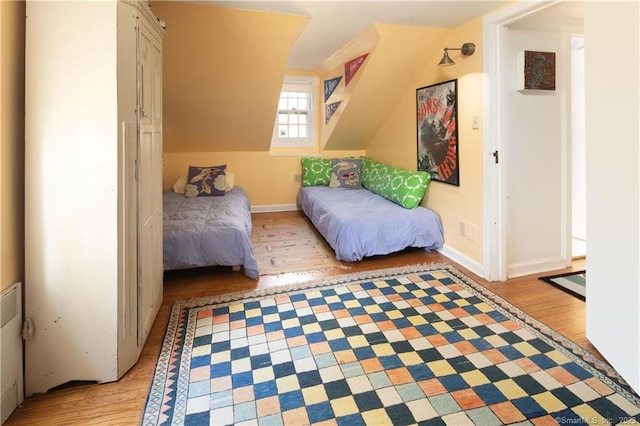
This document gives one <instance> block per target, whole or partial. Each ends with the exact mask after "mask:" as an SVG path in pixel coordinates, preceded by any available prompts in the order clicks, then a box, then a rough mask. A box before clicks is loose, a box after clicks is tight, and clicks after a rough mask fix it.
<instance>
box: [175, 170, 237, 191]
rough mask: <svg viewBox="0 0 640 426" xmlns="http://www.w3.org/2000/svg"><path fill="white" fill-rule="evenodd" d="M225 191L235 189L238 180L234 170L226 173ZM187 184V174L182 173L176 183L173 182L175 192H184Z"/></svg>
mask: <svg viewBox="0 0 640 426" xmlns="http://www.w3.org/2000/svg"><path fill="white" fill-rule="evenodd" d="M225 175H226V176H225V188H224V189H225V191H226V192H229V191H231V190H232V189H233V185H234V184H235V182H236V174H235V173H232V172H226V173H225ZM186 186H187V175H180V177H179V178H178V180H177V181H176V183H174V184H173V192H177V193H178V194H184V190H185V188H186Z"/></svg>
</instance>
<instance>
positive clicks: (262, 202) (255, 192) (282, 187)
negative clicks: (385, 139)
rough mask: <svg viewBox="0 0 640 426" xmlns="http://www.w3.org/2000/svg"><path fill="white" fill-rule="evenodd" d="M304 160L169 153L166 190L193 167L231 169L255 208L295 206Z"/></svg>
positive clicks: (329, 155)
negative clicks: (225, 166)
mask: <svg viewBox="0 0 640 426" xmlns="http://www.w3.org/2000/svg"><path fill="white" fill-rule="evenodd" d="M364 154H365V152H364V151H325V152H324V153H323V154H322V156H323V157H327V158H332V157H341V156H344V157H347V156H355V157H359V156H361V155H364ZM300 158H301V157H300V156H297V155H275V156H274V155H270V154H269V153H268V152H258V151H254V152H175V153H174V152H165V153H164V163H165V168H164V189H165V191H168V190H171V187H172V185H173V184H174V182H175V181H176V179H177V178H178V177H179V176H180V175H181V174H185V175H186V174H187V171H188V168H189V166H216V165H221V164H226V165H227V170H228V171H230V172H233V173H234V174H235V175H236V185H239V186H241V187H242V188H243V189H244V190H245V191H247V195H248V196H249V201H250V202H251V205H252V206H253V207H255V206H260V207H262V206H270V208H274V209H277V207H278V206H285V207H291V206H293V205H295V202H296V195H297V194H298V189H299V188H300V183H299V182H295V181H294V177H295V175H296V174H300V173H301V167H300Z"/></svg>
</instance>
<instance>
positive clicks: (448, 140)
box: [416, 80, 460, 185]
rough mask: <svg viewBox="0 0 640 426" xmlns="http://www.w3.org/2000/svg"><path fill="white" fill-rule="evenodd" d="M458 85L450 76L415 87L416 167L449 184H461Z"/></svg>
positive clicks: (432, 177) (434, 178)
mask: <svg viewBox="0 0 640 426" xmlns="http://www.w3.org/2000/svg"><path fill="white" fill-rule="evenodd" d="M457 85H458V81H457V80H450V81H446V82H444V83H438V84H434V85H431V86H426V87H421V88H419V89H416V111H417V130H418V170H419V171H425V172H427V173H429V174H430V175H431V179H432V180H436V181H440V182H445V183H449V184H452V185H460V170H459V167H458V122H457V118H458V111H457V101H458V99H457V97H458V94H457V93H458V90H457Z"/></svg>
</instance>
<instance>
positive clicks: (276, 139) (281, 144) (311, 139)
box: [271, 76, 318, 148]
mask: <svg viewBox="0 0 640 426" xmlns="http://www.w3.org/2000/svg"><path fill="white" fill-rule="evenodd" d="M285 91H299V92H308V93H309V109H308V110H307V136H306V137H280V135H279V134H278V114H279V113H280V110H279V109H278V110H277V111H276V117H275V122H274V125H273V135H272V137H271V147H272V148H309V147H315V146H316V133H317V127H318V122H317V121H318V120H317V117H318V103H317V93H318V82H317V79H316V78H314V77H303V76H295V77H290V76H287V77H285V78H284V82H283V84H282V90H281V93H282V92H285ZM279 104H280V102H279V99H278V105H279Z"/></svg>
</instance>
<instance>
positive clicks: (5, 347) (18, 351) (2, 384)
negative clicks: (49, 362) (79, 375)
mask: <svg viewBox="0 0 640 426" xmlns="http://www.w3.org/2000/svg"><path fill="white" fill-rule="evenodd" d="M0 303H1V317H2V327H1V328H0V347H1V348H2V353H1V355H0V364H1V365H0V392H1V393H0V395H2V405H1V406H0V420H1V423H4V422H5V421H6V420H7V419H8V418H9V416H10V415H11V413H13V410H15V409H16V408H17V407H18V406H19V405H20V404H22V401H23V400H24V386H23V374H22V337H21V332H22V284H21V283H16V284H13V285H12V286H11V287H9V288H7V289H6V290H3V291H2V293H0Z"/></svg>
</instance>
